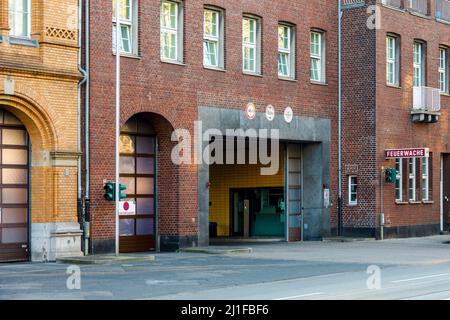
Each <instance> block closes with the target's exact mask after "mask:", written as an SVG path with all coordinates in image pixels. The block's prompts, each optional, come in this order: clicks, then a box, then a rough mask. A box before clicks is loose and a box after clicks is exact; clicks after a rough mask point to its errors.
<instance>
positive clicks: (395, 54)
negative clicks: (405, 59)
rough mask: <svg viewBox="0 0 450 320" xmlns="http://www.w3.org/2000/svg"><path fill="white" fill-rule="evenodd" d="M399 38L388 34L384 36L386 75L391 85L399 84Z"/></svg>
mask: <svg viewBox="0 0 450 320" xmlns="http://www.w3.org/2000/svg"><path fill="white" fill-rule="evenodd" d="M399 42H400V40H399V38H397V37H394V36H388V37H387V38H386V48H387V52H386V76H387V79H386V80H387V83H388V84H389V85H393V86H399V85H400V68H399V60H400V55H399V51H400V45H399Z"/></svg>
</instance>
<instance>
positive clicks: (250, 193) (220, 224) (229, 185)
mask: <svg viewBox="0 0 450 320" xmlns="http://www.w3.org/2000/svg"><path fill="white" fill-rule="evenodd" d="M235 151H237V150H236V149H235ZM247 151H248V150H247ZM278 161H279V162H278V163H279V168H278V171H277V172H276V173H275V174H273V175H263V174H262V172H261V168H263V167H267V166H264V165H263V164H261V163H260V162H259V161H258V162H257V163H254V164H250V163H249V161H248V157H247V158H246V162H245V163H244V164H212V165H211V166H210V167H209V175H210V187H209V221H210V224H209V226H210V238H211V239H212V240H214V239H216V240H217V239H219V240H220V239H230V238H234V239H241V238H243V239H250V238H251V239H274V240H275V239H276V240H284V239H285V237H286V203H285V178H284V176H285V172H284V150H283V146H280V154H279V159H278Z"/></svg>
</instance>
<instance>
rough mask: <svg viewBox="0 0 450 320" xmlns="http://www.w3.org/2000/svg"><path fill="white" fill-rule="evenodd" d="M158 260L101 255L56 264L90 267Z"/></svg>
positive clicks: (62, 260) (75, 258)
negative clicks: (86, 265)
mask: <svg viewBox="0 0 450 320" xmlns="http://www.w3.org/2000/svg"><path fill="white" fill-rule="evenodd" d="M155 260H156V258H155V256H153V255H147V256H142V257H138V256H119V257H116V256H111V255H107V256H104V255H99V256H84V257H68V258H58V259H56V262H58V263H65V264H90V265H102V264H103V265H106V264H124V263H137V262H153V261H155Z"/></svg>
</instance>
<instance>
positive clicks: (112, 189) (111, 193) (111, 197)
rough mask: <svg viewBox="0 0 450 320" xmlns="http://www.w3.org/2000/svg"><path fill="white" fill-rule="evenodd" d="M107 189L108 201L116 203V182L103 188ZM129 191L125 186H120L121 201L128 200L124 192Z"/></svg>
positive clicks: (106, 184)
mask: <svg viewBox="0 0 450 320" xmlns="http://www.w3.org/2000/svg"><path fill="white" fill-rule="evenodd" d="M103 189H105V195H104V197H105V199H106V200H108V201H116V184H115V183H114V182H107V183H105V186H104V187H103ZM125 190H127V187H126V186H125V185H123V184H121V185H119V200H123V199H126V198H127V195H126V194H125V193H122V191H125Z"/></svg>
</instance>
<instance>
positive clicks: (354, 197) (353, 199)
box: [348, 176, 358, 206]
mask: <svg viewBox="0 0 450 320" xmlns="http://www.w3.org/2000/svg"><path fill="white" fill-rule="evenodd" d="M348 204H349V205H351V206H355V205H357V204H358V178H357V177H356V176H349V177H348Z"/></svg>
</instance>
